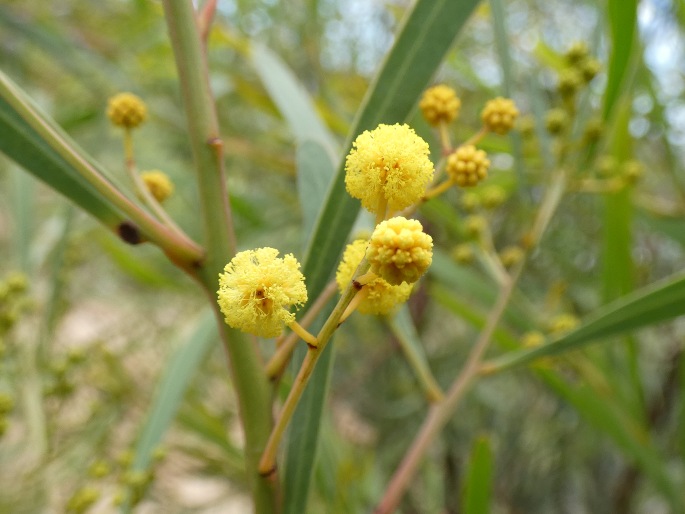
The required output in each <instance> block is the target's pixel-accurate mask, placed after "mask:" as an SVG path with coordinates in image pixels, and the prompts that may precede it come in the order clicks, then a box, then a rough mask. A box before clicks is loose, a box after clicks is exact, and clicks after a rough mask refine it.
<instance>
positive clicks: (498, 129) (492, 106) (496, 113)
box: [480, 96, 519, 135]
mask: <svg viewBox="0 0 685 514" xmlns="http://www.w3.org/2000/svg"><path fill="white" fill-rule="evenodd" d="M518 115H519V111H518V109H517V108H516V104H514V101H513V100H511V99H509V98H502V97H501V96H498V97H497V98H494V99H492V100H490V101H488V102H487V103H486V104H485V107H484V108H483V112H481V114H480V117H481V120H482V121H483V125H485V128H486V129H487V130H489V131H490V132H494V133H495V134H499V135H504V134H506V133H507V132H509V131H510V130H511V129H512V128H513V127H514V123H515V122H516V118H517V116H518Z"/></svg>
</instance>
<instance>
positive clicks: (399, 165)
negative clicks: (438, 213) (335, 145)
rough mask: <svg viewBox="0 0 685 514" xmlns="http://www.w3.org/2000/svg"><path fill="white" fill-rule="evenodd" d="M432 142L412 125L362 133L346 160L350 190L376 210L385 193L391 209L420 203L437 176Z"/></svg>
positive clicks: (372, 209) (394, 209)
mask: <svg viewBox="0 0 685 514" xmlns="http://www.w3.org/2000/svg"><path fill="white" fill-rule="evenodd" d="M428 154H429V148H428V143H426V142H425V141H424V140H423V139H421V138H420V137H419V136H417V135H416V132H414V130H413V129H411V128H410V127H409V126H408V125H398V124H395V125H382V124H381V125H378V127H377V128H376V129H374V130H371V131H368V130H367V131H365V132H364V133H362V134H360V135H359V136H358V137H357V139H356V140H355V141H354V143H353V144H352V150H350V153H349V154H348V155H347V159H346V161H345V171H346V174H345V185H346V187H347V191H348V193H350V195H352V196H353V197H354V198H358V199H360V200H361V202H362V205H363V206H364V208H366V209H367V210H369V211H370V212H373V213H375V212H376V211H377V210H378V205H379V199H380V198H381V195H383V196H384V197H385V199H386V200H387V204H388V208H389V209H390V210H393V211H398V210H402V209H404V208H405V207H409V206H410V205H413V204H414V203H416V202H418V201H419V200H420V199H421V197H422V196H423V195H424V193H425V191H426V186H427V185H428V184H429V183H430V181H431V180H432V179H433V163H432V162H431V161H430V159H429V158H428Z"/></svg>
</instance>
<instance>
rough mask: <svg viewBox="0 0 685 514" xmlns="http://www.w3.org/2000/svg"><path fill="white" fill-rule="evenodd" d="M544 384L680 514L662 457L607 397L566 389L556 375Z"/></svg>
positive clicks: (678, 494) (680, 502) (679, 497)
mask: <svg viewBox="0 0 685 514" xmlns="http://www.w3.org/2000/svg"><path fill="white" fill-rule="evenodd" d="M545 382H546V383H547V385H548V386H549V387H551V388H552V389H553V390H554V391H555V392H556V393H557V394H559V396H561V397H562V398H564V399H565V400H566V401H568V402H569V403H570V404H571V405H573V407H574V408H575V409H576V410H577V411H578V412H579V413H580V414H581V415H582V416H583V419H585V420H586V421H587V422H588V423H590V424H591V425H592V426H594V427H595V428H597V429H599V430H601V431H602V432H604V433H605V434H606V435H607V436H608V437H609V438H610V439H611V440H612V441H613V442H614V444H616V446H618V447H619V448H620V449H621V450H622V451H623V452H624V453H625V454H626V455H627V456H628V457H629V458H631V459H632V460H633V461H634V462H635V463H636V464H637V465H638V466H639V467H640V468H641V469H642V470H643V471H644V473H645V475H646V476H647V477H648V478H649V479H650V480H651V481H652V483H653V484H654V486H655V487H656V488H657V489H658V490H659V491H661V493H662V494H663V495H664V496H665V497H666V498H667V499H668V501H669V503H670V504H671V508H672V512H683V511H684V509H685V504H684V503H683V496H682V491H679V490H678V487H677V486H676V485H675V484H674V482H673V479H672V478H671V476H670V472H669V470H668V467H667V466H666V458H665V456H661V455H659V453H658V452H657V451H656V449H655V448H654V447H653V446H652V445H651V443H650V441H649V434H648V433H647V431H646V430H644V429H643V428H642V427H641V426H640V425H638V424H637V423H636V422H635V421H634V420H633V419H632V418H631V417H630V416H627V415H626V413H625V412H623V411H621V410H620V407H619V405H618V404H617V402H616V401H615V399H614V398H612V397H611V393H609V394H608V395H607V393H606V392H604V393H603V392H602V391H601V389H598V388H596V387H590V386H588V385H587V384H582V383H581V384H578V385H570V384H568V383H567V382H566V381H565V380H564V379H562V378H561V377H559V376H558V375H555V374H552V373H547V374H545Z"/></svg>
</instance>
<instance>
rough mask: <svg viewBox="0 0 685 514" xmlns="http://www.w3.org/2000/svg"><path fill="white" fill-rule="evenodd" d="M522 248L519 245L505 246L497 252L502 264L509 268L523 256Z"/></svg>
mask: <svg viewBox="0 0 685 514" xmlns="http://www.w3.org/2000/svg"><path fill="white" fill-rule="evenodd" d="M524 255H525V254H524V252H523V249H522V248H521V247H519V246H507V247H506V248H505V249H504V250H502V252H501V253H500V254H499V259H500V261H502V266H504V267H505V268H511V267H513V266H516V265H517V264H518V263H519V262H521V260H522V259H523V256H524Z"/></svg>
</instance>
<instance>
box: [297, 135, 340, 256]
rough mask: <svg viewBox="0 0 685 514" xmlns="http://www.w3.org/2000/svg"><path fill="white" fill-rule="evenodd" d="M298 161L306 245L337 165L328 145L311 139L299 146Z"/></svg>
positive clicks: (299, 194) (298, 184) (298, 187)
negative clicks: (327, 147)
mask: <svg viewBox="0 0 685 514" xmlns="http://www.w3.org/2000/svg"><path fill="white" fill-rule="evenodd" d="M296 161H297V192H298V196H299V198H300V205H301V207H302V233H303V235H304V238H305V239H304V241H303V242H304V244H305V246H306V245H307V243H308V241H309V238H310V237H311V234H312V230H313V229H314V222H315V221H316V218H317V216H318V215H319V211H320V210H321V206H322V205H323V200H324V198H325V197H326V191H327V190H328V186H329V185H330V183H331V179H332V177H333V173H334V172H335V168H334V166H335V165H334V164H333V162H334V160H333V157H332V156H331V154H330V153H329V152H328V151H327V150H326V147H325V146H324V145H322V144H321V143H319V142H318V141H315V140H310V139H307V140H304V141H303V142H302V143H300V144H299V145H298V146H297V154H296Z"/></svg>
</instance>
